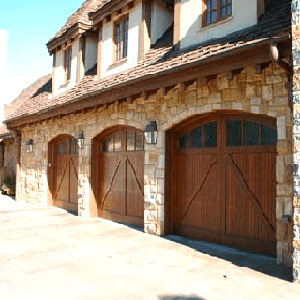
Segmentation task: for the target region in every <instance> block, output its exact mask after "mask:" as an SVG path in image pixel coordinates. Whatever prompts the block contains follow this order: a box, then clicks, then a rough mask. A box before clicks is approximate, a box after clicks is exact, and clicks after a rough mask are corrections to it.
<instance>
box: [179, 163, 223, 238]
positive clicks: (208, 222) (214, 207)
mask: <svg viewBox="0 0 300 300" xmlns="http://www.w3.org/2000/svg"><path fill="white" fill-rule="evenodd" d="M218 169H219V168H218V166H217V164H213V165H212V167H211V168H210V170H209V173H208V174H206V175H205V176H204V178H202V180H201V181H199V183H198V185H195V186H194V193H193V194H192V196H191V197H190V198H188V199H187V200H186V201H184V202H183V201H180V203H181V205H180V207H179V214H178V224H179V225H180V224H182V225H187V226H191V227H195V228H200V229H207V230H211V231H216V232H219V233H220V228H221V222H220V221H221V213H222V210H221V208H222V206H221V201H220V190H218V188H219V187H218V186H217V185H216V182H218V180H217V179H218ZM212 190H214V191H215V193H212V192H211V191H212Z"/></svg>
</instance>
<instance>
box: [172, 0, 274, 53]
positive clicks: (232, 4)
mask: <svg viewBox="0 0 300 300" xmlns="http://www.w3.org/2000/svg"><path fill="white" fill-rule="evenodd" d="M267 3H268V0H175V13H174V24H175V26H174V43H175V45H177V47H179V48H181V49H183V48H186V47H189V46H191V45H195V44H199V43H202V42H205V41H207V40H211V39H216V38H221V37H224V36H226V35H228V34H230V33H233V32H235V31H239V30H242V29H244V28H247V27H251V26H253V25H256V24H257V21H258V19H259V18H260V17H261V15H262V14H263V13H264V11H265V8H266V5H267Z"/></svg>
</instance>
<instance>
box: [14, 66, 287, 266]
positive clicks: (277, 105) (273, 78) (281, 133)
mask: <svg viewBox="0 0 300 300" xmlns="http://www.w3.org/2000/svg"><path fill="white" fill-rule="evenodd" d="M286 83H287V75H286V74H285V71H284V70H282V69H280V68H278V67H277V66H276V65H270V66H269V67H268V68H266V69H264V70H263V72H262V74H256V73H255V66H249V67H247V68H245V69H244V70H243V71H242V72H241V73H240V74H237V75H234V77H233V79H231V80H230V79H228V76H227V74H219V75H218V76H217V78H216V79H212V80H210V81H208V82H207V83H205V81H202V78H198V80H197V81H196V82H195V84H193V85H191V86H189V87H188V88H186V89H185V90H182V89H181V86H180V85H177V86H175V87H174V88H172V89H171V90H170V91H168V92H167V94H165V95H164V93H163V89H159V90H158V91H157V92H155V93H153V94H150V95H148V96H147V98H146V99H145V98H142V97H139V98H137V99H135V100H134V101H133V102H132V103H129V102H122V103H120V104H119V105H118V106H117V105H116V104H112V105H109V106H108V107H107V108H105V107H100V108H98V109H97V110H94V111H90V112H88V113H85V114H73V115H70V116H65V117H63V118H61V119H52V120H48V121H44V122H43V123H39V124H36V125H30V126H27V127H24V128H22V129H21V132H22V141H23V143H22V153H21V176H20V184H19V191H18V192H19V193H18V200H23V201H27V202H32V203H36V205H37V206H46V205H47V197H48V183H47V168H48V165H47V164H48V143H49V142H50V141H51V140H52V139H53V138H55V137H57V136H58V135H60V134H70V135H72V136H74V137H76V136H77V135H78V133H79V132H81V131H83V133H84V137H85V146H84V149H82V150H80V151H79V180H78V206H79V214H80V215H82V216H89V215H90V213H91V211H92V210H91V208H92V207H93V206H95V202H93V201H94V200H93V198H92V194H93V193H92V189H91V184H90V183H91V164H92V161H91V142H92V139H93V138H94V137H95V136H97V135H98V134H99V133H101V132H102V131H103V130H105V129H107V128H109V127H111V126H115V125H128V126H134V127H136V128H138V129H141V130H144V128H145V127H146V125H147V124H148V123H149V121H151V120H154V119H155V120H157V122H158V130H159V133H158V143H157V145H148V144H146V145H145V169H144V193H145V202H144V206H145V214H144V222H145V231H146V232H148V233H153V234H158V235H161V234H163V233H164V203H165V198H164V195H165V190H164V189H165V132H166V131H167V130H168V129H170V128H171V127H172V126H173V125H175V124H178V123H179V122H181V121H183V120H185V119H187V118H188V117H190V116H193V115H196V114H204V113H208V112H214V111H218V110H235V111H240V112H248V113H253V114H264V115H268V116H272V117H275V118H276V119H277V131H278V143H277V152H278V156H277V164H276V177H277V178H276V179H277V186H276V187H277V199H276V216H277V225H276V227H277V228H276V235H277V241H278V242H277V255H278V258H277V260H278V263H284V264H286V265H291V263H292V250H293V247H292V236H293V232H292V223H291V222H286V221H285V220H283V219H282V216H283V215H292V214H293V205H292V195H293V189H292V178H293V177H292V176H293V174H292V169H293V167H292V166H293V157H292V114H291V110H290V108H289V106H288V90H287V88H286ZM28 139H33V141H34V151H33V153H26V152H25V149H24V147H25V145H24V141H26V140H28Z"/></svg>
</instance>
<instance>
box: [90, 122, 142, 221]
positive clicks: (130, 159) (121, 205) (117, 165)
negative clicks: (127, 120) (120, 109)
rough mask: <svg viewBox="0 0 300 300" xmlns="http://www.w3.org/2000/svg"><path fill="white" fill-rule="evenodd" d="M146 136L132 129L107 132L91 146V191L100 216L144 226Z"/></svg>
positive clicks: (97, 137) (94, 140)
mask: <svg viewBox="0 0 300 300" xmlns="http://www.w3.org/2000/svg"><path fill="white" fill-rule="evenodd" d="M144 156H145V153H144V134H143V131H141V130H139V129H137V128H135V127H130V126H115V127H112V128H109V129H106V130H105V131H103V132H102V133H100V134H99V135H97V136H96V137H95V138H94V139H93V143H92V190H93V194H94V197H95V200H96V202H97V215H98V216H100V217H104V218H107V219H110V220H113V221H117V222H124V223H129V224H135V225H139V226H143V225H144Z"/></svg>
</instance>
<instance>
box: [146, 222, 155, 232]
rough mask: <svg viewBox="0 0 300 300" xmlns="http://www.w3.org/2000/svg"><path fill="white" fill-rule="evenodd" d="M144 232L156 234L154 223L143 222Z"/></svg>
mask: <svg viewBox="0 0 300 300" xmlns="http://www.w3.org/2000/svg"><path fill="white" fill-rule="evenodd" d="M144 232H145V233H148V234H156V224H145V225H144Z"/></svg>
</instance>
